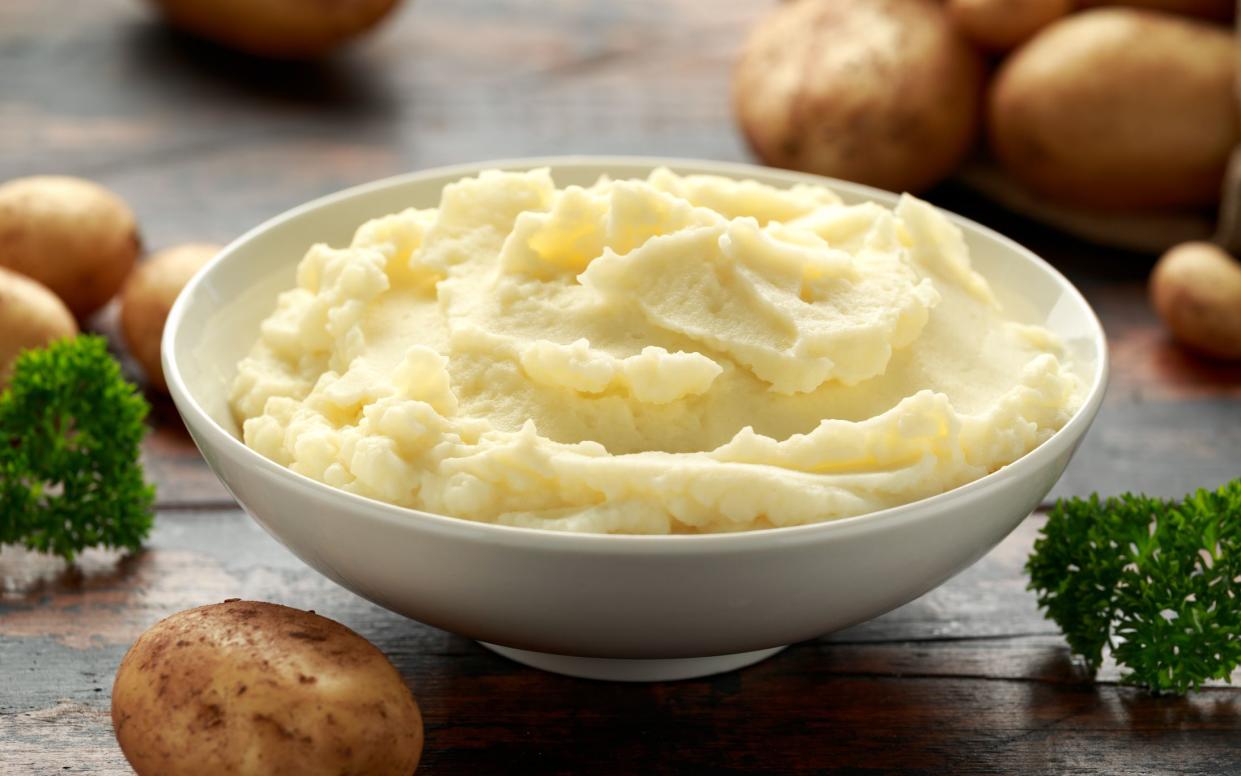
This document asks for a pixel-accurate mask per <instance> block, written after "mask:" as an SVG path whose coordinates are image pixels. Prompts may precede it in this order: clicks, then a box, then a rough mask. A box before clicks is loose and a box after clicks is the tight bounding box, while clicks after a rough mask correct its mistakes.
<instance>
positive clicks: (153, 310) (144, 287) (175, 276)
mask: <svg viewBox="0 0 1241 776" xmlns="http://www.w3.org/2000/svg"><path fill="white" fill-rule="evenodd" d="M219 252H220V246H218V245H211V244H207V243H190V244H187V245H178V246H176V247H174V248H168V249H166V250H162V251H160V252H158V253H156V254H155V255H154V256H152V257H151V258H149V259H147V260H146V261H144V262H142V263H141V264H139V265H138V268H137V269H135V270H134V271H133V273H132V274H131V275H130V276H129V279H128V280H127V281H125V287H124V289H123V290H122V291H121V333H122V334H124V335H125V344H126V345H127V346H128V347H129V352H130V354H132V355H133V357H134V358H135V359H137V361H138V363H139V364H141V365H142V369H143V371H144V372H146V375H147V377H148V378H149V379H150V382H151V385H152V386H154V387H155V388H157V389H158V390H160V391H164V392H167V390H168V386H167V385H166V384H165V382H164V369H163V366H162V365H161V363H160V340H161V339H162V337H163V333H164V321H165V319H167V318H168V311H169V310H171V309H172V303H173V302H175V301H176V300H177V295H178V294H180V293H181V289H183V288H185V284H186V283H188V282H189V280H190V278H192V277H193V276H194V273H196V272H198V270H200V269H202V267H203V265H204V264H206V263H207V262H208V261H209V260H210V259H211V257H213V256H215V255H216V254H217V253H219Z"/></svg>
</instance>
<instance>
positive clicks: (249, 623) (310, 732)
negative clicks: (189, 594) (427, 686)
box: [112, 600, 422, 776]
mask: <svg viewBox="0 0 1241 776" xmlns="http://www.w3.org/2000/svg"><path fill="white" fill-rule="evenodd" d="M112 723H113V726H114V728H115V730H116V738H117V740H118V741H119V742H120V745H121V750H122V751H123V752H124V753H125V757H126V758H128V760H129V763H130V765H132V766H133V768H134V770H135V771H137V772H138V774H139V776H155V775H156V774H158V776H209V775H210V776H215V775H216V774H254V775H255V776H258V775H259V774H262V775H263V776H284V775H286V774H287V775H288V776H319V774H323V775H324V776H326V775H327V774H341V773H357V774H363V773H365V774H370V775H371V776H409V774H411V773H413V772H414V769H415V768H416V767H417V764H418V760H419V757H420V755H421V753H422V717H421V714H420V713H419V711H418V705H417V704H416V703H415V702H414V698H413V695H412V694H411V693H410V691H409V689H408V688H407V687H406V686H405V683H404V682H403V681H402V680H401V676H400V674H398V673H397V671H396V669H395V668H393V667H392V664H391V663H389V662H388V659H387V658H386V657H384V655H383V653H382V652H380V651H379V650H378V649H376V648H375V646H374V645H372V644H371V643H370V642H368V641H367V640H366V639H364V638H362V637H361V636H359V635H358V634H356V633H354V632H353V631H351V630H349V629H348V628H346V627H345V626H343V625H341V624H340V623H337V622H334V621H332V620H329V619H327V618H325V617H320V616H319V615H317V614H314V613H313V612H305V611H301V610H299V609H291V608H289V607H287V606H278V605H275V604H268V603H260V602H255V601H238V600H232V601H225V602H224V603H221V604H213V605H211V606H200V607H198V608H197V609H189V610H187V611H183V612H179V613H177V614H174V615H172V616H171V617H169V618H167V619H165V620H162V621H160V622H158V623H156V624H155V625H153V626H152V627H151V628H150V630H148V631H147V632H146V633H144V634H142V635H141V636H140V637H139V638H138V640H137V641H136V642H135V643H134V645H133V646H132V647H131V648H130V650H129V652H128V653H127V654H126V655H125V658H124V659H123V660H122V661H121V666H120V669H119V670H118V671H117V674H116V682H115V684H114V685H113V688H112Z"/></svg>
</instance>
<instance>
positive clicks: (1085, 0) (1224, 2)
mask: <svg viewBox="0 0 1241 776" xmlns="http://www.w3.org/2000/svg"><path fill="white" fill-rule="evenodd" d="M1077 2H1078V3H1079V4H1080V5H1081V6H1082V7H1083V8H1098V7H1100V6H1108V5H1121V6H1129V7H1132V8H1146V9H1148V10H1151V11H1166V12H1168V13H1175V14H1180V15H1181V16H1197V17H1200V18H1202V19H1212V20H1214V21H1217V22H1228V21H1232V17H1233V16H1234V15H1235V14H1236V6H1235V5H1234V3H1233V0H1077Z"/></svg>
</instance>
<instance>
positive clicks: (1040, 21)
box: [947, 0, 1073, 53]
mask: <svg viewBox="0 0 1241 776" xmlns="http://www.w3.org/2000/svg"><path fill="white" fill-rule="evenodd" d="M947 8H948V15H949V16H950V17H952V21H953V22H954V23H955V24H956V25H957V27H958V28H960V30H961V31H962V32H963V33H965V36H966V37H968V38H969V39H970V40H972V41H973V42H975V43H977V44H978V45H979V46H981V47H983V48H984V49H987V50H988V51H993V52H997V53H999V52H1004V51H1008V50H1009V49H1012V48H1014V47H1015V46H1017V45H1018V44H1019V43H1021V42H1022V41H1024V40H1026V39H1028V38H1029V37H1030V36H1031V35H1033V34H1034V33H1036V32H1038V31H1039V30H1040V29H1042V28H1043V27H1046V26H1047V25H1048V24H1051V23H1052V22H1054V21H1055V20H1056V19H1059V18H1060V17H1061V16H1064V15H1065V14H1067V13H1069V12H1070V11H1072V10H1073V0H948V3H947Z"/></svg>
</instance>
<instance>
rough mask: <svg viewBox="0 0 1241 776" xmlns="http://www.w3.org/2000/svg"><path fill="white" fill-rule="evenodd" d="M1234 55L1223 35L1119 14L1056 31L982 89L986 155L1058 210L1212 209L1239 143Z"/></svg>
mask: <svg viewBox="0 0 1241 776" xmlns="http://www.w3.org/2000/svg"><path fill="white" fill-rule="evenodd" d="M1235 60H1236V46H1235V43H1234V41H1233V38H1232V35H1231V34H1230V33H1229V32H1228V31H1227V30H1225V29H1223V28H1221V27H1217V26H1215V25H1212V24H1207V23H1205V22H1199V21H1195V20H1192V19H1185V18H1182V17H1177V16H1169V15H1167V14H1161V13H1156V12H1153V11H1139V10H1133V9H1128V8H1107V9H1099V10H1094V11H1086V12H1083V13H1078V14H1073V15H1071V16H1067V17H1065V18H1064V19H1061V20H1060V21H1057V22H1054V23H1053V24H1052V25H1050V26H1049V27H1046V28H1044V29H1043V30H1042V31H1041V32H1039V33H1038V34H1037V35H1035V36H1034V38H1032V39H1031V40H1030V41H1029V42H1028V43H1026V44H1025V45H1024V46H1022V47H1021V48H1020V49H1018V50H1017V51H1015V52H1014V53H1013V54H1012V55H1010V56H1009V58H1008V59H1007V60H1006V61H1005V63H1004V65H1003V66H1002V67H1001V69H1000V71H999V73H998V74H997V76H996V77H995V79H994V81H993V82H992V86H991V94H990V101H989V105H988V131H989V135H990V140H991V146H992V150H993V151H994V152H995V155H996V157H997V158H998V159H999V160H1000V162H1001V163H1002V165H1003V166H1004V168H1005V169H1006V170H1007V171H1008V172H1009V173H1010V174H1011V175H1012V176H1013V177H1014V178H1015V179H1017V180H1018V181H1020V182H1021V183H1023V184H1025V185H1026V186H1028V187H1029V188H1030V189H1033V190H1034V191H1037V192H1040V193H1042V194H1045V195H1047V196H1048V197H1050V198H1052V199H1054V200H1055V201H1056V202H1058V203H1060V204H1066V205H1082V206H1086V207H1094V208H1128V209H1144V208H1145V209H1154V208H1176V207H1192V206H1201V205H1209V204H1212V203H1214V202H1216V201H1218V199H1219V194H1220V184H1221V181H1222V179H1223V175H1224V168H1225V166H1226V164H1227V161H1228V156H1229V154H1230V152H1231V151H1232V148H1233V146H1235V145H1236V144H1237V142H1238V141H1239V140H1241V127H1239V125H1238V117H1237V107H1236V101H1235V99H1234V97H1233V85H1234V81H1235V77H1236V74H1235V71H1236V63H1235Z"/></svg>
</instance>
